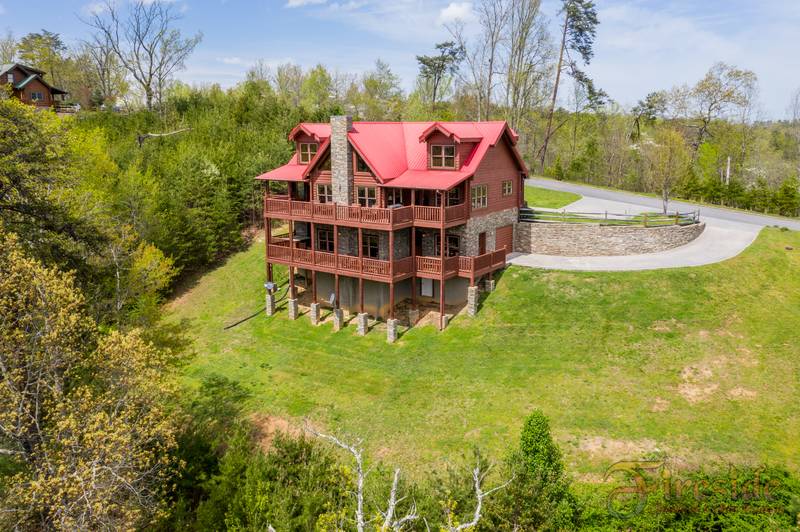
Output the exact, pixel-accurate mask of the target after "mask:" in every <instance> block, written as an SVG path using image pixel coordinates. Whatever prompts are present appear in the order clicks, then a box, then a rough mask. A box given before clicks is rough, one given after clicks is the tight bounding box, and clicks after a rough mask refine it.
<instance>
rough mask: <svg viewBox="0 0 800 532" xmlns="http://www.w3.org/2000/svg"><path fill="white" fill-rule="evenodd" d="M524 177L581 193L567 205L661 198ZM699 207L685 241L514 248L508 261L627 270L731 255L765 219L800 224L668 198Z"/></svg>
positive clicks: (641, 206)
mask: <svg viewBox="0 0 800 532" xmlns="http://www.w3.org/2000/svg"><path fill="white" fill-rule="evenodd" d="M529 181H530V183H529V184H531V185H535V186H538V187H542V188H548V189H552V190H563V191H567V192H574V193H576V194H581V195H582V196H583V198H581V199H580V200H578V201H576V202H575V203H572V204H571V205H568V206H567V207H566V210H568V211H576V212H604V211H608V212H619V213H630V214H637V213H640V212H644V211H650V212H652V211H654V210H660V209H661V202H660V200H658V199H656V198H649V197H646V196H639V195H637V194H630V193H626V192H617V191H611V190H605V189H598V188H594V187H589V186H583V185H575V184H572V183H563V182H561V181H552V180H549V179H531V180H529ZM698 208H699V209H700V217H701V219H702V221H704V222H705V223H706V230H705V231H703V234H701V235H700V236H699V237H698V238H696V239H695V240H694V241H692V242H690V243H689V244H686V245H685V246H681V247H678V248H675V249H671V250H669V251H662V252H659V253H647V254H642V255H626V256H623V257H558V256H553V255H538V254H521V253H514V254H512V255H510V256H509V262H511V263H512V264H517V265H519V266H528V267H532V268H546V269H554V270H579V271H628V270H631V271H632V270H655V269H661V268H683V267H687V266H702V265H705V264H713V263H715V262H721V261H723V260H726V259H730V258H732V257H735V256H736V255H738V254H739V253H741V252H742V251H744V249H745V248H747V246H749V245H750V244H752V243H753V241H754V240H755V238H756V237H757V236H758V233H759V232H760V231H761V228H762V227H765V226H767V225H781V226H785V227H789V228H791V229H796V230H800V222H795V221H787V220H785V219H781V218H776V217H770V216H760V215H757V214H748V213H739V212H736V211H728V210H726V209H715V208H711V207H698V206H697V205H693V204H688V203H681V202H673V203H671V204H670V210H673V209H678V210H680V211H694V210H697V209H698Z"/></svg>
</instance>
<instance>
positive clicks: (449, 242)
mask: <svg viewBox="0 0 800 532" xmlns="http://www.w3.org/2000/svg"><path fill="white" fill-rule="evenodd" d="M441 242H442V238H441V236H440V235H439V233H436V235H435V244H434V245H435V246H436V250H435V252H436V255H438V254H439V251H440V250H441V249H442V248H441V245H442V244H441ZM460 250H461V238H460V237H459V236H458V235H446V236H445V241H444V254H445V256H446V257H457V256H458V254H459V252H460Z"/></svg>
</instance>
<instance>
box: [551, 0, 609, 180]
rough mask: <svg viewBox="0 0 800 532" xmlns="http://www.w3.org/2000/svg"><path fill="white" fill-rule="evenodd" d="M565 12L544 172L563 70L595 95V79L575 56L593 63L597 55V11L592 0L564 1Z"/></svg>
mask: <svg viewBox="0 0 800 532" xmlns="http://www.w3.org/2000/svg"><path fill="white" fill-rule="evenodd" d="M561 15H562V16H563V17H564V22H563V25H562V30H561V45H560V48H559V54H558V64H557V65H556V78H555V83H554V84H553V95H552V98H551V100H550V110H549V112H548V114H547V129H546V130H545V135H544V139H543V144H542V148H541V154H540V169H541V171H544V165H545V159H546V157H547V146H548V144H549V142H550V136H551V135H552V132H553V114H554V113H555V110H556V101H557V100H558V88H559V85H560V83H561V74H562V71H564V70H565V69H566V71H567V72H568V73H569V75H571V76H572V77H573V78H574V79H575V80H576V81H577V82H579V83H583V84H584V85H586V88H587V93H588V94H589V96H590V98H591V97H592V96H593V95H594V93H595V92H596V91H595V88H594V85H593V84H591V80H589V78H588V77H587V76H586V75H585V74H584V73H583V72H582V71H581V70H580V68H579V67H578V58H573V57H572V54H573V53H576V54H578V56H579V59H580V60H581V61H582V62H583V64H589V62H591V60H592V56H593V55H594V50H593V49H592V47H593V46H594V37H595V33H596V30H597V24H598V20H597V10H596V8H595V5H594V2H593V1H592V0H563V6H562V8H561Z"/></svg>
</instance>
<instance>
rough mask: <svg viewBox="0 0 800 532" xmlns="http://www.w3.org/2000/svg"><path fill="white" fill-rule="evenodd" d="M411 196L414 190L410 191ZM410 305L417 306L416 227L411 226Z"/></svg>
mask: <svg viewBox="0 0 800 532" xmlns="http://www.w3.org/2000/svg"><path fill="white" fill-rule="evenodd" d="M411 194H412V196H413V194H414V191H413V190H412V191H411ZM411 306H412V307H413V308H414V309H416V308H417V228H416V227H412V228H411Z"/></svg>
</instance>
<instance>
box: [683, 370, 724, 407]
mask: <svg viewBox="0 0 800 532" xmlns="http://www.w3.org/2000/svg"><path fill="white" fill-rule="evenodd" d="M713 363H714V364H715V365H717V366H718V365H720V364H721V361H719V360H715V361H713ZM713 376H714V372H713V371H711V368H710V367H708V366H707V365H697V366H686V367H685V368H683V370H681V380H683V382H682V383H681V384H679V385H678V393H679V394H681V396H683V398H684V399H686V400H687V401H688V402H690V403H692V404H695V403H701V402H703V401H707V400H708V399H709V398H710V397H711V396H712V395H714V392H716V391H717V389H718V388H719V384H717V383H716V382H709V381H710V379H711V378H712V377H713Z"/></svg>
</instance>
